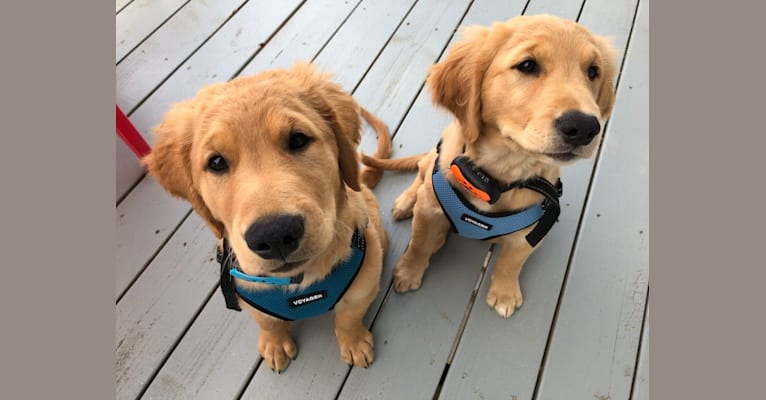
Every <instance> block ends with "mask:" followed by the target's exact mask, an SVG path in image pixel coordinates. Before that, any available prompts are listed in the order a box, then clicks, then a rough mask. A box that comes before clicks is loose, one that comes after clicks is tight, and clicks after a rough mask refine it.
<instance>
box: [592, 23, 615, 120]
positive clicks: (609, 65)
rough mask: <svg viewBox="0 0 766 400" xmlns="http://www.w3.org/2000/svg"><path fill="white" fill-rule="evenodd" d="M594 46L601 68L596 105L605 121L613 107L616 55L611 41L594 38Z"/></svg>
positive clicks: (601, 37)
mask: <svg viewBox="0 0 766 400" xmlns="http://www.w3.org/2000/svg"><path fill="white" fill-rule="evenodd" d="M596 46H597V47H598V49H599V52H600V53H601V58H602V60H603V66H602V67H601V76H602V77H603V79H602V81H601V86H599V88H598V95H597V96H596V103H597V104H598V108H599V110H600V111H601V117H602V118H603V119H607V118H608V117H609V115H610V114H611V113H612V106H613V105H614V98H615V93H614V92H615V89H614V79H615V76H616V75H617V66H616V63H617V54H616V52H615V50H614V47H613V46H612V43H611V40H609V39H608V38H606V37H603V36H596Z"/></svg>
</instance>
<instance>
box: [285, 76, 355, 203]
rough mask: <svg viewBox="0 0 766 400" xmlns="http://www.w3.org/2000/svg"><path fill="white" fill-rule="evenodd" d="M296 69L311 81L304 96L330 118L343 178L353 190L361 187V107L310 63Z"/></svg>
mask: <svg viewBox="0 0 766 400" xmlns="http://www.w3.org/2000/svg"><path fill="white" fill-rule="evenodd" d="M293 72H295V73H296V74H299V75H301V74H302V75H304V78H305V79H306V80H307V82H308V83H309V84H308V85H306V87H307V89H308V92H307V93H306V94H305V99H306V100H307V101H308V102H309V103H310V104H311V106H312V107H313V108H314V109H316V110H317V111H318V112H319V114H320V115H321V116H322V118H324V119H325V121H327V123H328V124H329V125H330V128H331V129H332V131H333V132H334V133H335V140H336V141H337V144H338V166H339V168H340V174H341V178H342V179H343V181H344V182H346V184H347V185H348V186H349V187H350V188H351V189H353V190H354V191H357V192H358V191H359V190H361V187H360V186H359V158H358V154H357V150H356V149H357V146H358V145H359V142H360V141H361V140H362V135H361V132H360V128H361V121H360V120H359V106H358V105H357V104H356V101H354V98H353V97H351V95H350V94H348V93H347V92H346V91H345V90H343V88H342V87H340V85H338V84H336V83H333V82H330V81H329V77H328V76H327V75H324V74H319V73H318V72H317V71H316V70H315V69H314V67H313V66H312V65H311V64H308V63H298V64H296V65H295V66H294V67H293Z"/></svg>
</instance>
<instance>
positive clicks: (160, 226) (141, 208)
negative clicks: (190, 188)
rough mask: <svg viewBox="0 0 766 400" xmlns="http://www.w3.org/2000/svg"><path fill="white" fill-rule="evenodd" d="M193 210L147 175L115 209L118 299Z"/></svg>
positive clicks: (116, 286)
mask: <svg viewBox="0 0 766 400" xmlns="http://www.w3.org/2000/svg"><path fill="white" fill-rule="evenodd" d="M190 210H191V207H189V205H188V204H187V203H186V202H184V201H182V200H179V199H176V198H173V197H171V196H170V195H168V194H167V193H165V191H164V190H163V189H162V187H160V185H159V184H158V183H157V181H155V180H154V179H153V178H144V179H143V180H142V181H141V182H140V183H139V184H138V185H136V187H135V188H134V189H133V191H132V192H131V193H130V195H129V196H128V197H126V198H125V200H123V201H122V202H121V203H120V204H119V205H118V206H117V210H116V220H117V222H116V227H115V228H116V230H115V232H116V235H115V236H116V238H115V239H116V242H115V300H117V299H118V298H119V297H120V296H122V295H123V294H124V293H125V290H127V288H128V285H129V284H130V283H131V282H133V280H134V279H136V276H138V274H139V273H140V272H141V270H143V268H144V266H146V265H147V263H148V262H149V260H150V259H151V257H152V256H153V255H154V254H155V253H156V252H157V249H159V248H161V247H162V243H164V242H165V241H166V240H167V238H168V237H169V236H170V235H171V234H172V233H173V232H174V231H175V230H176V228H177V227H178V226H179V225H180V224H181V221H183V219H184V218H185V217H186V215H187V214H188V213H189V211H190Z"/></svg>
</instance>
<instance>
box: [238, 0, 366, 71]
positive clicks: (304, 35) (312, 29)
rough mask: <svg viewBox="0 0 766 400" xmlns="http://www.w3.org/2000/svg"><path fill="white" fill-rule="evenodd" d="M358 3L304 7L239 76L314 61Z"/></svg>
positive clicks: (331, 1) (327, 0)
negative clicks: (298, 62)
mask: <svg viewBox="0 0 766 400" xmlns="http://www.w3.org/2000/svg"><path fill="white" fill-rule="evenodd" d="M360 2H361V0H356V1H344V2H343V3H341V2H340V1H337V0H322V1H316V0H315V1H311V2H309V3H307V4H305V5H304V6H303V7H301V10H300V12H298V13H297V14H296V15H295V16H293V17H292V18H291V19H290V23H288V24H287V25H286V26H284V27H283V28H282V29H280V30H279V32H278V33H277V34H276V35H275V36H274V37H273V38H271V40H269V44H268V46H266V47H265V48H263V49H262V50H261V51H260V52H259V53H258V56H256V57H255V58H253V59H252V60H251V61H250V62H249V63H248V64H247V66H245V68H244V69H243V70H242V72H240V74H239V75H240V76H247V75H253V74H255V73H257V72H260V71H265V70H267V69H271V68H288V67H290V66H292V65H293V64H294V63H295V62H296V61H298V60H313V59H314V58H315V57H316V56H317V55H318V54H319V52H320V51H321V50H322V48H323V47H324V46H325V45H326V44H327V42H328V41H329V40H330V39H331V38H332V36H333V34H335V32H336V31H337V30H338V29H340V27H341V26H342V25H343V24H344V23H345V21H346V19H347V18H348V17H349V15H350V14H351V12H353V11H354V10H355V9H356V7H357V6H358V5H359V3H360ZM304 10H306V12H304ZM317 21H321V22H322V23H316V22H317Z"/></svg>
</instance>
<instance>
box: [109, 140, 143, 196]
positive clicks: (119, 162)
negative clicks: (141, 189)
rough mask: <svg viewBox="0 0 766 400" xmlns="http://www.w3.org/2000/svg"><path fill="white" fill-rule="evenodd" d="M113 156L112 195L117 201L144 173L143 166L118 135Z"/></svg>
mask: <svg viewBox="0 0 766 400" xmlns="http://www.w3.org/2000/svg"><path fill="white" fill-rule="evenodd" d="M115 157H116V158H115V178H116V179H115V186H114V189H115V192H114V196H115V198H116V199H117V201H118V202H119V201H120V199H122V198H123V197H125V195H126V194H127V193H128V191H129V190H130V188H132V187H133V185H135V184H136V182H137V181H138V180H139V179H141V177H142V176H143V175H144V168H143V167H142V166H141V164H139V162H138V158H137V157H136V155H135V153H133V152H132V151H131V150H130V148H128V146H127V145H126V144H125V142H123V141H122V139H120V138H119V137H115Z"/></svg>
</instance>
